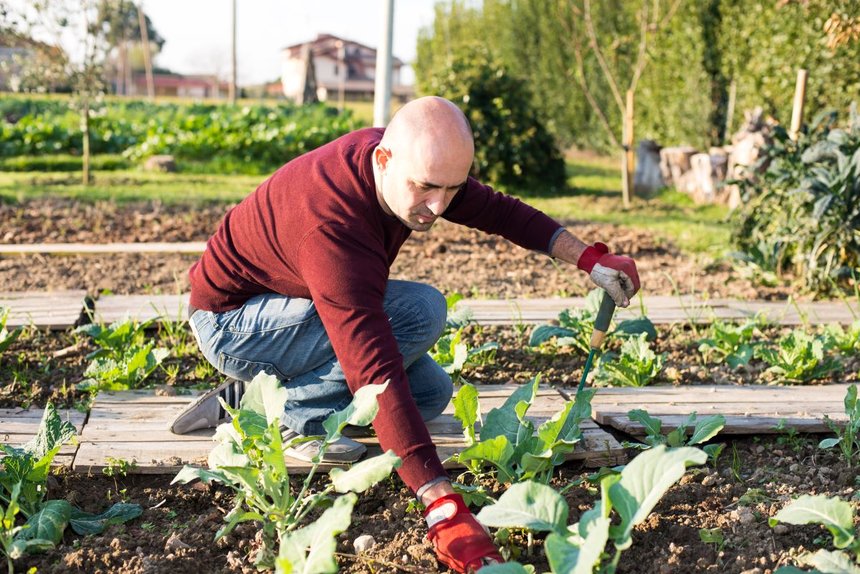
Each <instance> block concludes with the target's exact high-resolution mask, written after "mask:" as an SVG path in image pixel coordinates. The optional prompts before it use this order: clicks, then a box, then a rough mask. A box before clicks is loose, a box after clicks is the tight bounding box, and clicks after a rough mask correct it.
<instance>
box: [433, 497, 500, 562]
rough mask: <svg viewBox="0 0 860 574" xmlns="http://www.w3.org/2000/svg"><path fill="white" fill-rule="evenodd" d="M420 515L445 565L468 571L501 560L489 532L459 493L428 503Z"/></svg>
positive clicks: (438, 556) (437, 553)
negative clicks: (425, 522)
mask: <svg viewBox="0 0 860 574" xmlns="http://www.w3.org/2000/svg"><path fill="white" fill-rule="evenodd" d="M424 518H425V519H426V520H427V526H429V527H430V532H429V534H428V535H427V538H429V539H430V542H432V543H433V548H434V549H435V550H436V557H437V558H438V559H439V561H440V562H442V563H443V564H445V565H446V566H448V567H449V568H452V569H453V570H456V571H457V572H461V573H466V572H468V573H471V572H477V571H478V570H479V569H480V568H481V567H482V566H486V565H487V564H493V563H496V562H499V563H501V562H504V560H503V559H502V556H501V555H500V554H499V551H498V550H497V549H496V545H495V544H493V541H492V540H491V539H490V535H489V534H488V533H487V531H486V530H485V529H484V527H483V526H481V524H480V523H479V522H478V521H477V520H476V519H475V517H474V515H472V513H471V512H470V511H469V507H468V506H466V503H465V502H464V501H463V497H462V496H460V495H459V494H446V495H445V496H442V497H440V498H437V499H436V500H434V501H433V502H431V503H430V505H429V506H428V507H427V509H426V510H425V511H424Z"/></svg>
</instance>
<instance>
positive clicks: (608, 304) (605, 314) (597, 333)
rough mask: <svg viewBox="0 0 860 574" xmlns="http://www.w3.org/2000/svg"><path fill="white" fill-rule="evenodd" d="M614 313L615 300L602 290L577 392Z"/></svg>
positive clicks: (581, 387) (583, 381)
mask: <svg viewBox="0 0 860 574" xmlns="http://www.w3.org/2000/svg"><path fill="white" fill-rule="evenodd" d="M614 313H615V301H613V300H612V297H610V296H609V293H606V292H605V291H604V293H603V299H602V300H601V301H600V309H599V310H598V311H597V318H596V319H595V320H594V330H593V331H592V332H591V343H590V344H589V347H591V350H590V351H588V358H587V359H586V360H585V369H584V370H583V372H582V379H580V381H579V387H577V389H576V392H577V394H579V393H581V392H582V389H584V388H585V379H586V378H587V377H588V372H589V371H591V364H592V362H593V361H594V355H596V354H597V352H598V351H599V350H600V348H601V347H602V346H603V339H604V338H605V337H606V332H607V331H608V330H609V323H611V322H612V315H613V314H614Z"/></svg>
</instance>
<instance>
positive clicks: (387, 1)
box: [373, 0, 394, 127]
mask: <svg viewBox="0 0 860 574" xmlns="http://www.w3.org/2000/svg"><path fill="white" fill-rule="evenodd" d="M380 2H381V3H382V36H381V37H380V42H379V48H377V50H376V82H375V84H374V87H373V125H374V126H375V127H385V126H386V125H387V124H388V120H389V119H390V118H391V41H392V38H393V37H394V0H380Z"/></svg>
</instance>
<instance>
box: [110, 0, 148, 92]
mask: <svg viewBox="0 0 860 574" xmlns="http://www.w3.org/2000/svg"><path fill="white" fill-rule="evenodd" d="M143 20H144V22H145V27H142V26H141V25H140V15H139V13H138V6H136V5H135V3H134V2H133V1H132V0H98V12H97V14H96V22H98V26H99V28H100V31H99V33H100V34H101V35H103V36H104V38H105V40H106V41H107V42H108V44H109V45H110V47H111V54H110V55H109V58H108V59H109V61H110V64H111V66H112V67H113V71H114V78H115V80H114V82H115V91H116V93H121V94H127V93H128V91H129V90H128V85H129V83H130V82H131V76H132V72H133V71H135V70H142V69H144V66H145V61H146V55H147V54H145V53H144V50H146V49H147V48H146V46H147V45H148V48H149V50H150V51H151V52H154V53H158V52H160V51H161V49H162V48H163V47H164V43H165V40H164V38H163V37H162V36H161V35H160V34H159V33H158V31H157V30H156V29H155V26H153V24H152V20H150V18H149V16H147V15H146V14H144V15H143ZM142 31H145V32H146V34H142V33H141V32H142ZM149 56H150V57H151V56H152V54H149Z"/></svg>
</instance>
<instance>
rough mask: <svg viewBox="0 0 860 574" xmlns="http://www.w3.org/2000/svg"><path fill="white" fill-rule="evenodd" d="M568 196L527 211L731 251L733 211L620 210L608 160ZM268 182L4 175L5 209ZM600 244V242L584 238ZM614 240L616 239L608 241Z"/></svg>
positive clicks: (674, 204)
mask: <svg viewBox="0 0 860 574" xmlns="http://www.w3.org/2000/svg"><path fill="white" fill-rule="evenodd" d="M568 175H569V179H568V182H569V184H570V188H571V189H570V191H569V192H567V193H565V194H563V195H555V196H547V195H535V194H530V193H529V194H524V195H523V199H524V200H525V201H526V202H528V203H529V204H531V205H533V206H535V207H537V208H538V209H541V210H543V211H545V212H546V213H548V214H549V215H550V216H552V217H554V218H556V219H562V220H566V221H571V220H575V221H584V222H597V223H608V224H614V225H619V226H624V227H630V228H638V229H645V230H648V231H651V232H653V233H654V235H655V236H656V237H658V238H660V239H663V240H667V241H671V242H673V243H675V244H676V245H677V246H678V247H679V248H680V249H682V250H684V251H686V252H690V253H707V254H710V255H715V256H718V255H721V254H722V253H723V252H724V251H725V250H726V249H728V247H729V228H728V225H726V224H725V223H724V219H725V217H726V215H727V214H728V210H727V209H726V208H725V207H723V206H718V205H696V204H694V203H693V202H692V200H691V199H690V198H689V197H688V196H686V195H685V194H683V193H679V192H677V191H674V190H664V191H663V192H661V193H659V194H657V195H656V196H655V197H653V198H650V199H643V198H634V200H633V204H632V206H631V207H630V208H629V209H624V208H623V207H622V206H621V182H620V172H619V169H618V168H617V167H616V162H615V161H614V160H612V159H607V158H590V157H573V158H569V159H568ZM265 178H266V176H260V175H203V174H190V173H173V174H168V173H151V172H144V171H140V170H118V171H96V172H95V173H94V182H93V184H92V185H91V186H90V187H84V186H83V185H82V184H81V182H80V172H73V171H70V172H18V173H14V172H3V171H0V201H3V202H7V203H19V202H22V201H24V200H26V199H33V198H45V197H64V198H70V199H76V200H79V201H84V202H96V201H117V202H120V203H122V202H132V201H147V200H159V201H161V202H163V203H165V204H168V205H170V204H182V205H195V204H205V203H225V204H228V203H235V202H238V201H240V200H241V199H242V198H244V197H245V196H246V195H248V194H249V193H251V192H252V191H253V190H254V189H256V187H257V186H258V185H259V184H260V183H261V182H262V181H263V180H264V179H265ZM582 239H583V241H596V240H599V239H601V238H600V237H582ZM604 239H607V240H609V239H611V237H604Z"/></svg>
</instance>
